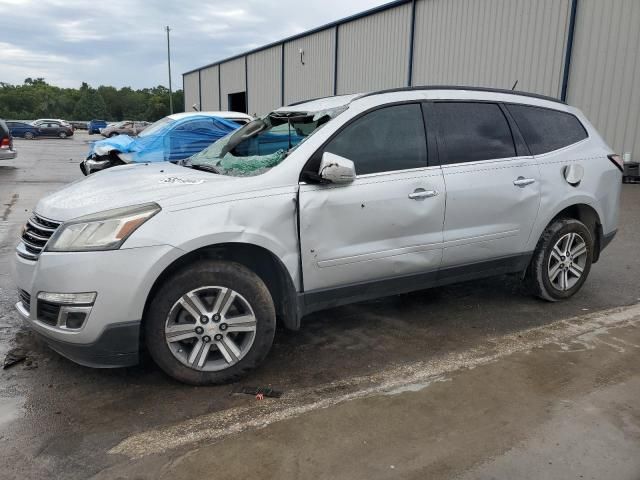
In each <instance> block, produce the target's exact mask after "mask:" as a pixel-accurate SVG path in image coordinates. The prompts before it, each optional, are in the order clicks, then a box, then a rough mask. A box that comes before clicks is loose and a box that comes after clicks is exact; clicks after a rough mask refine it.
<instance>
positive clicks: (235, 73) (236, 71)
mask: <svg viewBox="0 0 640 480" xmlns="http://www.w3.org/2000/svg"><path fill="white" fill-rule="evenodd" d="M220 68H221V70H220V84H221V85H220V89H221V93H222V110H229V104H228V102H229V98H228V97H227V95H229V94H230V93H238V92H245V91H246V90H247V87H246V83H245V81H246V77H245V71H244V57H240V58H236V59H235V60H231V61H230V62H225V63H223V64H221V65H220Z"/></svg>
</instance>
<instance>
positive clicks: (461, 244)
mask: <svg viewBox="0 0 640 480" xmlns="http://www.w3.org/2000/svg"><path fill="white" fill-rule="evenodd" d="M432 106H433V112H434V114H435V115H434V117H435V119H436V122H437V125H438V149H439V152H440V161H441V163H442V172H443V175H444V180H445V183H446V186H447V207H446V212H445V221H444V232H443V240H444V250H443V260H442V266H443V268H445V267H451V266H458V265H467V264H473V263H478V262H483V261H488V260H495V259H500V258H504V259H507V258H510V257H513V258H514V259H516V257H518V255H520V254H522V253H525V252H524V250H525V246H526V244H527V241H528V239H529V236H530V235H531V231H532V228H533V224H534V222H535V220H536V217H537V214H538V208H539V204H540V181H539V180H540V175H539V170H538V166H537V165H536V162H535V160H534V158H533V157H532V156H531V155H530V154H529V152H528V151H527V150H526V147H525V146H524V142H522V140H521V137H520V135H519V132H517V130H516V129H515V128H514V129H513V130H512V125H510V122H509V119H508V117H507V115H508V114H507V112H506V111H505V110H504V108H503V107H502V106H501V105H499V104H497V103H489V102H454V101H451V102H434V103H433V104H432Z"/></svg>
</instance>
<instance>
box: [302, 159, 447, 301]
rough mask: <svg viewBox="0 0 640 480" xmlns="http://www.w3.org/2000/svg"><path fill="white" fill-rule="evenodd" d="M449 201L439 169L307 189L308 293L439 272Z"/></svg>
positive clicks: (304, 234)
mask: <svg viewBox="0 0 640 480" xmlns="http://www.w3.org/2000/svg"><path fill="white" fill-rule="evenodd" d="M445 193H446V192H445V185H444V179H443V176H442V170H441V169H440V167H435V166H434V167H425V168H421V169H411V170H405V171H395V172H384V173H375V174H370V175H362V176H358V177H357V178H356V180H355V181H354V182H353V183H351V184H349V185H345V186H337V185H310V184H304V183H303V184H301V185H300V241H301V251H302V269H303V281H304V289H305V291H311V290H317V289H324V288H330V287H336V286H343V285H349V284H357V283H365V282H369V281H377V280H384V279H390V278H393V277H399V276H404V275H410V274H414V273H422V272H428V271H432V270H437V269H438V267H439V266H440V262H441V259H442V227H443V221H444V209H445V196H446V195H445Z"/></svg>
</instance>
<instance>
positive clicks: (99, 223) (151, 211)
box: [46, 203, 160, 252]
mask: <svg viewBox="0 0 640 480" xmlns="http://www.w3.org/2000/svg"><path fill="white" fill-rule="evenodd" d="M159 211H160V205H158V204H157V203H146V204H144V205H136V206H134V207H124V208H116V209H114V210H107V211H106V212H100V213H96V214H93V215H87V216H84V217H79V218H76V219H74V220H71V221H70V222H65V223H63V224H62V225H61V226H60V227H59V228H58V230H57V231H56V233H55V234H54V235H53V237H51V240H49V242H48V243H47V247H46V251H49V252H82V251H89V250H116V249H118V248H120V246H121V245H122V244H123V243H124V241H125V240H126V239H127V238H129V235H131V234H132V233H133V232H135V231H136V229H137V228H138V227H139V226H140V225H142V224H143V223H144V222H146V221H147V220H149V219H150V218H151V217H153V216H154V215H155V214H156V213H158V212H159Z"/></svg>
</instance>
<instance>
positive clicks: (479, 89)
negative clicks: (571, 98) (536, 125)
mask: <svg viewBox="0 0 640 480" xmlns="http://www.w3.org/2000/svg"><path fill="white" fill-rule="evenodd" d="M412 90H468V91H471V92H491V93H504V94H507V95H520V96H523V97H531V98H539V99H540V100H548V101H550V102H555V103H561V104H563V105H566V104H567V103H566V102H563V101H562V100H559V99H557V98H554V97H549V96H547V95H540V94H538V93H529V92H520V91H517V90H505V89H502V88H490V87H465V86H463V85H421V86H414V87H400V88H389V89H386V90H378V91H375V92H369V93H365V94H363V95H362V96H361V97H358V98H363V97H370V96H372V95H380V94H383V93H394V92H408V91H412Z"/></svg>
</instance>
